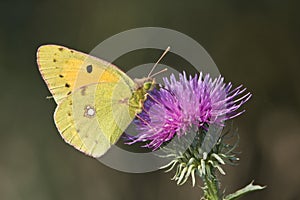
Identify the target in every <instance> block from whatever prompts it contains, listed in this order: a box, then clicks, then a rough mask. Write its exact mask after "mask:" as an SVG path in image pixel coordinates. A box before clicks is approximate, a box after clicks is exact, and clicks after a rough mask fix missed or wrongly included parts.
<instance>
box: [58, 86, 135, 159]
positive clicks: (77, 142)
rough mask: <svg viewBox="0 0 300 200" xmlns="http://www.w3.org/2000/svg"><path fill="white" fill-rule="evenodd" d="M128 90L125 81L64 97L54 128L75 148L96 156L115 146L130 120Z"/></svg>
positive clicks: (79, 91) (131, 115) (132, 113)
mask: <svg viewBox="0 0 300 200" xmlns="http://www.w3.org/2000/svg"><path fill="white" fill-rule="evenodd" d="M130 96H131V90H130V87H128V85H127V84H126V83H125V82H124V81H122V80H121V81H120V82H118V83H107V82H104V83H99V84H92V85H88V86H83V87H81V88H79V89H77V90H76V91H74V92H73V94H72V95H71V96H68V97H67V98H65V99H64V100H63V101H62V102H61V103H60V104H59V106H58V107H57V109H56V111H55V115H54V118H55V122H56V126H57V128H58V130H59V132H60V134H61V136H62V137H63V138H64V140H65V141H66V142H67V143H69V144H71V145H72V146H74V147H75V148H76V149H78V150H80V151H82V152H84V153H86V154H88V155H91V156H93V157H99V156H101V155H103V154H104V153H105V152H106V151H107V150H108V149H109V148H110V146H111V145H112V144H114V143H116V142H117V140H118V139H119V137H120V136H121V134H122V133H123V132H124V130H125V129H126V127H127V126H128V125H129V123H130V122H131V121H132V119H133V117H134V115H135V110H133V109H132V108H130V106H129V103H128V102H129V98H130Z"/></svg>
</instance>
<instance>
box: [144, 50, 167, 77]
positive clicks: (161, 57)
mask: <svg viewBox="0 0 300 200" xmlns="http://www.w3.org/2000/svg"><path fill="white" fill-rule="evenodd" d="M168 51H170V47H168V48H167V49H166V50H165V51H164V53H163V54H162V55H161V56H160V58H159V59H158V60H157V61H156V63H155V64H154V66H153V67H152V69H151V71H150V73H149V74H148V77H152V76H153V75H152V76H151V74H152V72H153V71H154V69H155V68H156V66H157V65H158V63H159V62H160V61H161V59H163V57H164V56H165V55H166V54H167V53H168ZM162 71H163V70H162ZM164 71H165V70H164Z"/></svg>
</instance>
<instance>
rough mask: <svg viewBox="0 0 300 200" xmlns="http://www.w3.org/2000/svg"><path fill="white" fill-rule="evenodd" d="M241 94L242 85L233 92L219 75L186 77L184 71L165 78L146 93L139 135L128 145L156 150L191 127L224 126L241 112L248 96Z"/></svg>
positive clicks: (140, 117) (138, 122) (137, 123)
mask: <svg viewBox="0 0 300 200" xmlns="http://www.w3.org/2000/svg"><path fill="white" fill-rule="evenodd" d="M244 92H245V89H242V86H239V87H237V88H235V89H232V84H231V83H228V84H226V83H224V78H222V77H221V76H219V77H218V78H215V79H213V78H211V77H210V75H209V74H207V75H205V76H204V75H203V74H202V73H200V75H199V76H198V75H197V74H196V75H195V76H194V77H192V76H189V77H187V76H186V74H185V72H183V73H182V74H180V75H179V80H178V81H177V80H176V78H175V76H174V75H171V77H170V79H167V78H164V86H161V87H160V88H159V89H154V90H153V91H151V92H150V93H149V95H148V98H147V100H146V101H145V103H144V108H143V111H142V112H141V113H140V114H138V116H137V119H136V120H135V124H136V126H137V130H138V131H139V134H138V135H137V136H136V137H134V138H133V139H132V142H131V143H135V142H147V144H146V147H148V148H152V149H153V150H156V149H158V148H159V147H160V146H161V145H162V144H163V143H164V142H168V141H170V140H171V139H172V138H173V137H174V136H176V135H177V136H179V137H180V136H182V135H183V134H186V133H187V132H188V131H189V129H190V128H191V127H196V128H198V129H206V127H207V125H210V124H214V125H219V126H223V124H224V122H225V121H226V120H228V119H232V118H234V117H236V116H238V115H240V114H241V113H242V112H243V111H237V110H238V108H239V107H240V106H241V105H242V104H243V103H245V102H246V101H247V100H248V99H249V98H250V97H251V94H250V93H247V94H244V95H242V96H241V94H242V93H244ZM239 96H241V97H240V98H238V97H239Z"/></svg>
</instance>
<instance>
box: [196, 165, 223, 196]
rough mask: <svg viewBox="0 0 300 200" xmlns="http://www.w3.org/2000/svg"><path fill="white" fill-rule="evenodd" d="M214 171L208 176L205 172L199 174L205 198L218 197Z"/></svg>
mask: <svg viewBox="0 0 300 200" xmlns="http://www.w3.org/2000/svg"><path fill="white" fill-rule="evenodd" d="M214 171H215V170H214ZM214 171H212V172H211V174H210V176H209V175H207V174H206V175H204V176H200V177H201V179H202V181H203V183H204V187H203V188H202V189H203V192H204V197H203V198H204V199H205V200H219V199H220V192H219V181H218V180H217V178H216V177H215V172H214Z"/></svg>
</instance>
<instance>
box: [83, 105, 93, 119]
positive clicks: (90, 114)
mask: <svg viewBox="0 0 300 200" xmlns="http://www.w3.org/2000/svg"><path fill="white" fill-rule="evenodd" d="M95 115H96V110H95V108H94V107H93V106H89V105H87V106H86V107H85V108H84V116H85V117H88V118H92V117H94V116H95Z"/></svg>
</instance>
